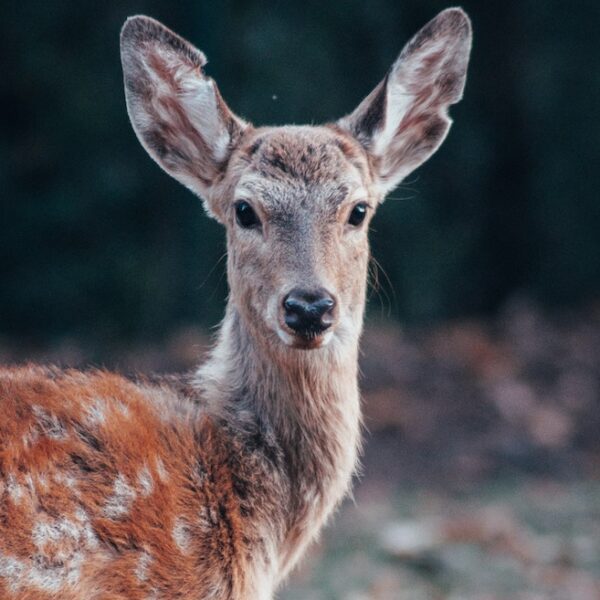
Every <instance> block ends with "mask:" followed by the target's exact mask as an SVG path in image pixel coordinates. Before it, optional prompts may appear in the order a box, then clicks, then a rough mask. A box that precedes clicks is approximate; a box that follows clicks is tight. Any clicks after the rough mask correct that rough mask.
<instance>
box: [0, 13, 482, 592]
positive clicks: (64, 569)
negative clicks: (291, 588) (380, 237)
mask: <svg viewBox="0 0 600 600" xmlns="http://www.w3.org/2000/svg"><path fill="white" fill-rule="evenodd" d="M469 45H470V28H469V23H468V19H467V17H466V16H465V15H464V13H462V11H460V10H458V9H453V10H449V11H445V12H444V13H442V14H441V15H439V16H438V17H437V18H436V19H434V21H432V23H430V24H429V25H427V26H426V27H425V28H424V29H423V30H422V31H421V32H420V33H419V34H418V35H417V36H416V37H415V38H414V39H413V41H412V42H410V43H409V44H408V46H407V47H406V48H405V50H404V51H403V52H402V54H401V55H400V58H399V59H398V61H397V62H396V63H395V65H394V66H393V67H392V70H391V71H390V73H389V74H388V76H387V77H386V78H385V79H384V80H383V81H382V83H381V84H380V85H379V86H378V87H377V88H376V89H375V91H374V92H373V93H372V94H371V95H370V96H368V97H367V98H366V99H365V100H364V101H363V103H361V105H360V106H359V107H358V108H357V110H356V111H355V112H354V113H353V114H352V115H350V116H349V117H346V118H344V119H342V120H340V121H339V122H338V123H336V124H331V125H327V126H321V127H291V126H290V127H278V128H271V127H265V128H254V127H253V126H251V125H249V124H247V123H245V122H244V121H242V120H241V119H239V118H238V117H236V116H235V115H234V114H233V113H232V112H231V111H230V110H229V108H228V107H227V106H226V104H225V103H224V101H223V99H222V98H221V96H220V94H219V91H218V89H217V88H216V86H215V85H214V82H212V81H211V80H209V79H208V78H206V76H205V75H204V74H203V72H202V67H203V66H204V64H205V62H206V59H205V57H204V55H203V54H202V53H201V52H200V51H199V50H196V49H195V48H194V47H193V46H191V45H190V44H189V43H188V42H186V41H185V40H182V39H181V38H180V37H178V36H177V35H176V34H174V33H173V32H171V31H169V30H168V29H166V28H165V27H164V26H162V25H160V24H159V23H157V22H156V21H153V20H152V19H149V18H147V17H135V18H132V19H130V20H128V22H127V23H126V25H125V27H124V29H123V33H122V38H121V50H122V57H123V67H124V74H125V88H126V96H127V104H128V110H129V114H130V117H131V120H132V124H133V126H134V129H135V131H136V133H137V135H138V137H139V139H140V141H141V142H142V144H143V145H144V147H145V148H146V149H147V150H148V152H149V153H150V155H151V156H152V157H153V158H154V159H155V160H156V161H157V162H158V164H159V165H160V166H161V167H162V168H164V169H165V170H166V171H167V172H168V173H170V174H171V175H173V176H174V177H176V178H177V179H178V180H179V181H181V182H182V183H183V184H184V185H186V186H188V187H189V188H191V189H192V190H193V191H195V192H196V193H198V194H199V195H201V196H202V197H203V199H204V200H205V202H206V207H207V209H208V211H209V212H210V214H212V215H213V216H214V217H216V218H217V219H218V220H219V221H220V222H221V223H222V224H223V225H225V227H226V229H227V245H228V279H229V284H230V290H231V293H230V297H229V301H228V305H227V309H226V315H225V319H224V322H223V325H222V327H221V330H220V333H219V339H218V342H217V344H216V346H215V348H214V350H213V352H212V355H211V357H210V358H209V360H208V361H207V362H206V363H205V364H204V365H203V366H202V367H201V368H200V369H199V370H198V372H197V373H196V374H194V375H193V376H192V377H184V378H181V379H160V378H158V379H145V380H139V381H131V380H127V379H125V378H123V377H121V376H119V375H114V374H110V373H106V372H103V371H93V372H87V373H82V372H76V371H60V370H56V369H45V368H40V367H34V366H26V367H14V368H6V369H1V370H0V415H1V417H0V598H7V599H11V600H17V599H18V600H25V599H27V600H29V599H34V598H35V599H41V600H46V599H47V600H50V599H53V600H56V599H58V598H60V599H65V600H84V599H85V600H101V599H102V600H104V599H106V600H108V599H111V600H113V599H117V600H119V599H122V600H125V599H129V600H131V599H133V600H135V599H140V600H141V599H145V600H146V599H147V600H150V599H155V600H156V599H159V598H164V599H175V598H180V599H182V600H184V599H192V598H194V599H195V598H203V599H208V598H211V599H213V600H270V599H271V598H272V597H273V594H274V592H275V590H276V589H277V587H278V586H279V584H280V583H281V581H282V580H283V579H284V578H285V577H286V575H287V574H288V573H289V571H290V570H291V569H292V568H293V566H294V565H295V564H296V562H297V561H298V559H299V557H300V556H301V555H302V553H303V552H304V550H305V549H306V547H307V545H308V544H309V543H310V541H311V540H313V539H314V538H315V536H316V535H317V534H318V532H319V531H320V529H321V527H322V525H323V524H324V522H325V521H326V519H327V518H328V516H329V515H330V514H331V513H332V511H333V509H334V508H335V507H336V506H337V505H338V503H339V502H340V501H341V499H342V498H343V497H344V495H345V493H346V492H347V490H348V487H349V484H350V479H351V476H352V473H353V471H354V469H355V466H356V460H357V454H358V450H359V444H360V435H359V428H360V406H359V393H358V386H357V358H358V340H359V337H360V333H361V328H362V317H363V312H364V303H365V287H366V273H367V263H368V258H369V245H368V239H367V230H368V223H369V221H370V219H371V217H372V215H373V212H374V211H375V209H376V207H377V205H378V203H379V202H380V201H381V200H382V199H383V196H384V194H385V191H387V190H388V189H390V186H393V185H394V184H395V183H397V182H398V181H399V180H400V179H401V178H402V176H404V175H405V174H406V173H407V172H409V171H410V170H412V169H413V168H415V167H416V166H417V165H418V164H420V163H421V162H423V160H425V159H426V158H427V157H428V156H429V155H430V154H431V153H432V152H433V151H434V150H435V149H436V148H437V147H438V146H439V144H440V143H441V141H442V139H443V137H444V136H445V134H446V132H447V129H448V127H449V123H450V121H449V119H448V117H447V109H448V106H449V105H450V104H452V103H454V102H456V101H457V100H458V99H459V98H460V95H461V94H462V87H463V85H464V77H465V70H466V60H467V57H468V49H469ZM240 201H244V202H246V203H247V204H249V205H250V206H251V207H252V209H253V210H254V212H255V213H256V215H257V220H258V224H257V225H256V226H254V227H252V228H244V227H242V226H241V225H240V224H238V223H237V222H236V205H237V203H238V202H240ZM358 205H361V206H363V207H365V208H366V211H367V212H366V218H365V220H364V221H363V222H362V223H359V224H354V223H352V222H351V220H349V217H350V215H351V214H352V212H353V210H354V209H355V208H356V207H357V206H358ZM292 288H304V289H309V290H311V289H312V290H314V289H321V290H326V292H327V294H329V296H330V297H331V298H332V299H334V300H335V306H334V309H332V312H331V326H330V328H329V329H327V330H324V331H323V332H320V333H318V334H315V335H314V336H310V338H302V336H299V335H297V332H295V331H294V330H292V329H290V327H289V326H288V325H287V324H286V320H285V319H284V315H283V311H284V305H283V299H284V298H285V296H286V294H287V293H288V292H289V290H290V289H292Z"/></svg>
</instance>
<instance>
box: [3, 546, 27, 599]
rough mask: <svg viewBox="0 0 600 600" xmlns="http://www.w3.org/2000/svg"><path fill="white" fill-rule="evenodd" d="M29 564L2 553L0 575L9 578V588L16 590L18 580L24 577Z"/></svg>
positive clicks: (12, 590)
mask: <svg viewBox="0 0 600 600" xmlns="http://www.w3.org/2000/svg"><path fill="white" fill-rule="evenodd" d="M26 569H27V566H26V565H25V563H23V562H22V561H20V560H17V559H16V558H13V557H12V556H3V555H2V554H0V577H3V578H4V579H7V580H8V584H9V589H10V590H11V592H15V591H16V590H17V589H18V582H19V580H20V579H21V578H22V577H23V573H24V572H25V571H26Z"/></svg>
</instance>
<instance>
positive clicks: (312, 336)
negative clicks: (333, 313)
mask: <svg viewBox="0 0 600 600" xmlns="http://www.w3.org/2000/svg"><path fill="white" fill-rule="evenodd" d="M277 334H278V335H279V339H281V341H282V342H283V343H284V344H286V346H290V347H291V348H295V349H297V350H316V349H318V348H323V347H324V346H326V345H327V344H328V343H329V342H330V341H331V338H332V337H333V329H332V328H330V327H328V328H327V329H325V330H320V331H317V330H307V331H302V332H298V331H293V330H292V329H290V328H289V327H287V326H280V327H278V328H277Z"/></svg>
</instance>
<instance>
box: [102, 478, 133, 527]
mask: <svg viewBox="0 0 600 600" xmlns="http://www.w3.org/2000/svg"><path fill="white" fill-rule="evenodd" d="M136 496H137V494H136V492H135V490H134V489H133V488H132V487H131V486H130V485H129V484H128V483H127V480H126V479H125V477H124V476H123V475H119V476H118V477H117V478H116V479H115V485H114V489H113V493H112V496H110V497H109V498H108V500H107V501H106V504H105V505H104V514H105V515H106V516H107V517H109V518H110V519H118V518H119V517H123V516H125V515H126V514H127V513H128V512H129V509H130V508H131V504H132V503H133V501H134V500H135V498H136Z"/></svg>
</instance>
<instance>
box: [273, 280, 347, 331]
mask: <svg viewBox="0 0 600 600" xmlns="http://www.w3.org/2000/svg"><path fill="white" fill-rule="evenodd" d="M283 308H284V311H285V316H284V318H285V324H286V325H287V326H288V327H289V328H290V329H293V330H294V331H295V332H296V333H298V334H299V335H301V336H303V337H307V338H311V337H314V336H316V335H318V334H319V333H322V332H323V331H325V330H326V329H328V328H329V327H331V325H332V324H333V320H334V319H333V309H334V308H335V300H334V299H333V298H332V297H331V296H330V295H329V294H328V293H327V292H326V291H325V290H323V289H320V290H315V291H309V290H301V289H294V290H292V291H291V292H290V293H289V294H288V295H287V296H286V297H285V298H284V299H283Z"/></svg>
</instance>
